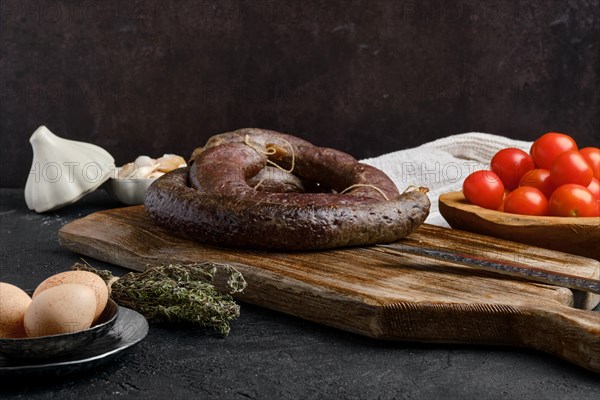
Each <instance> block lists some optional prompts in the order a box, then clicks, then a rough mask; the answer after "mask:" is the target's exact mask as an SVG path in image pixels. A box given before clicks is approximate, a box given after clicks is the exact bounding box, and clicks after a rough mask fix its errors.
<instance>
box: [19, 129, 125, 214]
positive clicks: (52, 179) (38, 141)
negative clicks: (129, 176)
mask: <svg viewBox="0 0 600 400" xmlns="http://www.w3.org/2000/svg"><path fill="white" fill-rule="evenodd" d="M29 142H30V143H31V147H32V148H33V162H32V164H31V170H30V172H29V177H28V178H27V183H26V184H25V202H26V203H27V207H29V209H30V210H35V211H36V212H44V211H50V210H54V209H57V208H60V207H62V206H65V205H67V204H71V203H74V202H75V201H77V200H79V199H80V198H81V197H83V196H85V195H86V194H87V193H89V192H91V191H93V190H95V189H97V188H98V187H99V186H100V185H102V184H103V183H104V182H105V181H107V180H108V179H109V178H110V176H111V172H112V171H113V170H114V168H115V160H114V159H113V157H112V156H111V155H110V154H109V153H108V152H107V151H106V150H104V149H103V148H101V147H99V146H96V145H93V144H90V143H84V142H78V141H75V140H68V139H63V138H61V137H58V136H56V135H55V134H53V133H52V132H50V130H49V129H48V128H46V127H45V126H43V125H42V126H40V127H39V128H38V129H36V131H35V132H33V135H31V138H30V139H29Z"/></svg>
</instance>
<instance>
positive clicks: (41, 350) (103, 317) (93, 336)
mask: <svg viewBox="0 0 600 400" xmlns="http://www.w3.org/2000/svg"><path fill="white" fill-rule="evenodd" d="M118 314H119V306H118V305H117V303H115V302H114V300H112V299H108V303H106V307H105V308H104V311H103V312H102V314H100V316H99V317H98V321H97V322H96V324H95V325H94V326H92V327H91V328H89V329H86V330H83V331H79V332H75V333H63V334H59V335H49V336H41V337H36V338H2V339H0V356H6V357H11V358H19V359H25V358H40V359H41V358H46V359H55V358H56V357H62V356H64V355H72V354H77V351H78V349H80V348H81V347H82V346H87V345H88V344H90V343H92V342H94V341H96V340H98V339H100V338H101V337H102V336H104V335H106V334H107V333H108V332H110V331H111V329H112V328H113V326H114V325H115V323H116V321H117V318H118Z"/></svg>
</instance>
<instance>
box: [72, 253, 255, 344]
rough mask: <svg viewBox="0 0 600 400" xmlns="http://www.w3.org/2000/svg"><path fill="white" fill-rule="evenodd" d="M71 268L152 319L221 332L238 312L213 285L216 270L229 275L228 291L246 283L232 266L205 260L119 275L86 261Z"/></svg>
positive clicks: (230, 299)
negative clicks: (86, 274)
mask: <svg viewBox="0 0 600 400" xmlns="http://www.w3.org/2000/svg"><path fill="white" fill-rule="evenodd" d="M72 268H73V269H76V270H85V271H90V272H93V273H95V274H97V275H98V276H100V277H101V278H102V279H104V281H105V282H107V284H109V285H110V289H111V297H112V298H113V300H115V301H116V302H117V303H118V304H120V305H122V306H124V307H129V308H131V309H134V310H136V311H138V312H140V313H141V314H142V315H144V316H145V317H146V318H147V319H148V320H149V321H151V322H154V323H175V324H191V325H195V326H201V327H209V328H213V329H214V330H215V331H217V332H218V333H220V334H221V335H223V336H225V335H227V334H228V333H229V330H230V326H229V322H230V321H231V320H232V319H234V318H237V317H238V316H239V315H240V307H239V306H238V305H237V304H236V303H235V301H234V300H233V298H232V297H231V296H230V294H222V293H220V292H219V291H218V290H217V289H216V288H215V286H214V285H213V283H212V282H213V279H214V277H215V274H216V273H217V272H221V271H224V272H226V273H227V274H228V275H229V276H228V280H227V284H228V286H229V287H230V288H231V294H233V293H236V292H241V291H243V290H244V288H245V287H246V281H245V280H244V277H243V276H242V274H241V273H240V272H239V271H237V270H236V269H235V268H233V267H232V266H230V265H226V264H216V263H208V262H207V263H198V264H186V265H180V264H170V265H158V266H150V265H149V266H148V267H147V268H146V270H145V271H144V272H130V273H128V274H125V275H123V276H122V277H120V278H115V277H114V276H113V275H112V273H111V272H110V271H107V270H97V269H95V268H93V267H92V266H90V265H89V264H87V263H85V264H79V263H77V264H75V265H74V266H73V267H72Z"/></svg>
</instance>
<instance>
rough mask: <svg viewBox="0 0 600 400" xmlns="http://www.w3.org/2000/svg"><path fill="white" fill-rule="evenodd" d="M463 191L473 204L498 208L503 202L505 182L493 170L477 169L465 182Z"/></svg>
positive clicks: (493, 208)
mask: <svg viewBox="0 0 600 400" xmlns="http://www.w3.org/2000/svg"><path fill="white" fill-rule="evenodd" d="M463 193H464V195H465V197H466V198H467V200H469V201H470V202H471V203H472V204H475V205H477V206H479V207H483V208H489V209H492V210H496V209H497V208H498V207H500V204H502V198H503V197H504V184H503V183H502V180H500V178H499V177H498V175H496V174H495V173H494V172H492V171H487V170H484V171H475V172H473V173H472V174H471V175H469V176H467V179H465V181H464V182H463Z"/></svg>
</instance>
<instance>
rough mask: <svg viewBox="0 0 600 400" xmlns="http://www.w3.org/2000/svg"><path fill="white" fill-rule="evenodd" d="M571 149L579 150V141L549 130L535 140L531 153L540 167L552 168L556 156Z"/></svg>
mask: <svg viewBox="0 0 600 400" xmlns="http://www.w3.org/2000/svg"><path fill="white" fill-rule="evenodd" d="M569 150H577V143H575V140H573V138H572V137H571V136H569V135H565V134H564V133H558V132H548V133H545V134H543V135H542V136H540V137H539V138H538V139H537V140H536V141H535V142H533V144H532V145H531V150H529V153H530V154H531V157H532V158H533V161H534V162H535V165H536V166H537V167H538V168H543V169H550V167H551V166H552V162H553V161H554V159H555V158H556V156H558V155H559V154H560V153H563V152H565V151H569Z"/></svg>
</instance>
